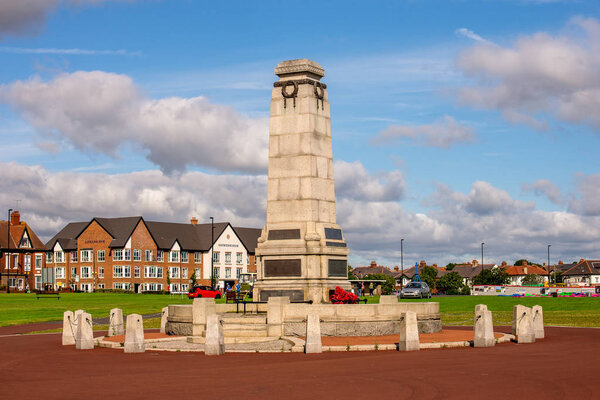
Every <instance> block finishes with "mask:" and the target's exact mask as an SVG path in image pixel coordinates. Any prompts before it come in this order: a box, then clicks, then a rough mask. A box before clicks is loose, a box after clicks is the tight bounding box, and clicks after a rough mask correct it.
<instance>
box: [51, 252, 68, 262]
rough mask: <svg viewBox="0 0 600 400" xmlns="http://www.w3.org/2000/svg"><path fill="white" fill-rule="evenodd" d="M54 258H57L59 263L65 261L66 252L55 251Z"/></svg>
mask: <svg viewBox="0 0 600 400" xmlns="http://www.w3.org/2000/svg"><path fill="white" fill-rule="evenodd" d="M54 260H56V262H57V263H64V262H65V253H63V252H62V251H55V252H54Z"/></svg>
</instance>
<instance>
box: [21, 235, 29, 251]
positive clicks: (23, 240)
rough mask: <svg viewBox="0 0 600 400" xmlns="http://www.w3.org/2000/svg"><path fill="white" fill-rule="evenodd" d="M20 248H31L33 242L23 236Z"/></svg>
mask: <svg viewBox="0 0 600 400" xmlns="http://www.w3.org/2000/svg"><path fill="white" fill-rule="evenodd" d="M19 247H28V248H30V247H31V242H30V241H29V239H28V238H27V236H23V237H22V238H21V243H19Z"/></svg>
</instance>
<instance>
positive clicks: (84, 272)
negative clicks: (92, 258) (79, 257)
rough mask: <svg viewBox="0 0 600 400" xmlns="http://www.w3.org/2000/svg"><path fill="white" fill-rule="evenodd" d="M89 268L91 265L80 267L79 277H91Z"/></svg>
mask: <svg viewBox="0 0 600 400" xmlns="http://www.w3.org/2000/svg"><path fill="white" fill-rule="evenodd" d="M91 269H92V267H81V278H82V279H83V278H91V277H92V275H91Z"/></svg>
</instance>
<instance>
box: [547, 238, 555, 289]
mask: <svg viewBox="0 0 600 400" xmlns="http://www.w3.org/2000/svg"><path fill="white" fill-rule="evenodd" d="M550 246H551V245H548V271H550ZM554 284H555V285H556V266H555V267H554Z"/></svg>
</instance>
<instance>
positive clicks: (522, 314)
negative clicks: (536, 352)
mask: <svg viewBox="0 0 600 400" xmlns="http://www.w3.org/2000/svg"><path fill="white" fill-rule="evenodd" d="M512 332H513V335H516V336H517V343H533V342H535V332H534V330H533V320H532V315H531V308H529V307H525V306H522V305H520V304H519V305H516V306H514V308H513V325H512Z"/></svg>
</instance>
